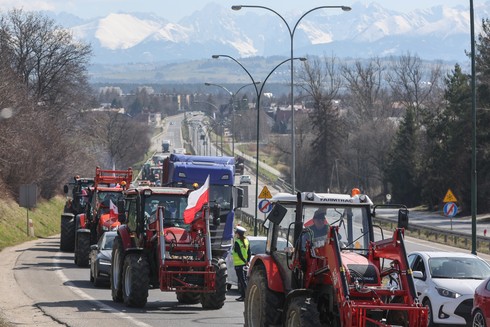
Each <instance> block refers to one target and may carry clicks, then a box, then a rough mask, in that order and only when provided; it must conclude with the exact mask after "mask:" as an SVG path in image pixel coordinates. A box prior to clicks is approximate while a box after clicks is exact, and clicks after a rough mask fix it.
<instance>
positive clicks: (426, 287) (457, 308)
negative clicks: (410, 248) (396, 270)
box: [408, 251, 490, 327]
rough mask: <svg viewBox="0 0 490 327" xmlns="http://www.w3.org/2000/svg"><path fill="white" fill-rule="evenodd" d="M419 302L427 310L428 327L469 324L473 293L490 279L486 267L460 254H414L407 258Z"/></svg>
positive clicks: (472, 256) (421, 252)
mask: <svg viewBox="0 0 490 327" xmlns="http://www.w3.org/2000/svg"><path fill="white" fill-rule="evenodd" d="M408 262H409V265H410V268H411V269H412V271H413V277H414V282H415V289H416V291H417V295H418V298H419V301H420V302H421V303H422V304H423V305H425V306H427V307H428V308H429V327H430V326H434V325H435V324H444V325H466V324H467V323H469V322H470V321H471V308H472V306H473V295H474V294H475V289H476V288H477V287H478V285H480V284H481V283H482V281H483V280H484V279H485V278H486V277H488V276H490V264H488V263H487V262H486V261H485V260H483V259H482V258H480V257H478V256H476V255H473V254H469V253H462V252H436V251H415V252H412V253H410V254H409V255H408Z"/></svg>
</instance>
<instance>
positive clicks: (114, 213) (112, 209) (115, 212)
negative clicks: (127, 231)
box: [109, 200, 119, 217]
mask: <svg viewBox="0 0 490 327" xmlns="http://www.w3.org/2000/svg"><path fill="white" fill-rule="evenodd" d="M109 214H110V215H111V216H116V217H117V215H118V214H119V211H118V210H117V206H116V205H115V204H114V203H113V202H112V200H109Z"/></svg>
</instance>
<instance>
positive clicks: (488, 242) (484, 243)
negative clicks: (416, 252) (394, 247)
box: [374, 215, 490, 254]
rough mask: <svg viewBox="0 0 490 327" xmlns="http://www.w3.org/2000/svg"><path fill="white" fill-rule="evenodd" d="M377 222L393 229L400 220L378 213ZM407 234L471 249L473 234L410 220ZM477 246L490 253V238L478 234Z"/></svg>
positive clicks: (478, 248)
mask: <svg viewBox="0 0 490 327" xmlns="http://www.w3.org/2000/svg"><path fill="white" fill-rule="evenodd" d="M374 221H375V222H380V223H383V224H388V225H390V226H391V227H390V228H392V229H394V228H396V227H397V224H398V222H397V221H396V220H394V219H392V218H387V217H380V216H379V215H376V218H374ZM406 235H407V236H411V237H415V238H419V239H428V240H431V241H434V242H436V243H440V244H444V245H449V246H454V247H457V248H463V249H471V242H472V235H471V234H468V233H461V232H457V231H452V230H447V229H442V228H437V227H429V226H424V225H419V224H411V223H410V222H409V224H408V228H407V231H406ZM476 243H477V244H476V248H477V252H482V253H486V254H490V238H489V237H485V236H478V235H477V236H476Z"/></svg>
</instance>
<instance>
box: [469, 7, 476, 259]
mask: <svg viewBox="0 0 490 327" xmlns="http://www.w3.org/2000/svg"><path fill="white" fill-rule="evenodd" d="M470 28H471V33H470V38H471V100H472V101H471V125H472V132H471V253H473V254H476V247H477V244H476V214H477V208H478V207H477V205H476V204H477V201H476V200H477V187H476V186H477V171H476V75H475V13H474V10H473V0H470Z"/></svg>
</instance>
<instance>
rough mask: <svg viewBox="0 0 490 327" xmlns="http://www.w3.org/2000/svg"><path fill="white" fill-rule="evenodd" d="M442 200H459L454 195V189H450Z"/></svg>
mask: <svg viewBox="0 0 490 327" xmlns="http://www.w3.org/2000/svg"><path fill="white" fill-rule="evenodd" d="M442 202H444V203H446V202H458V200H457V199H456V197H455V196H454V194H453V191H451V189H448V190H447V193H446V196H445V197H444V200H442Z"/></svg>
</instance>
